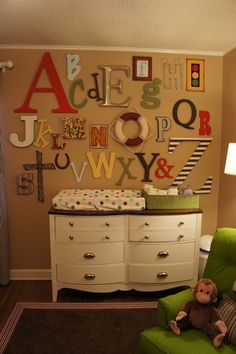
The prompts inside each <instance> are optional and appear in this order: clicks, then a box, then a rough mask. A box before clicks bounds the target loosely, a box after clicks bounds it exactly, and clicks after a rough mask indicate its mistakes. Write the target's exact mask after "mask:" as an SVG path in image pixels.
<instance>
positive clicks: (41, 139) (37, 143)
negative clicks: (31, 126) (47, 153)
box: [34, 119, 52, 148]
mask: <svg viewBox="0 0 236 354" xmlns="http://www.w3.org/2000/svg"><path fill="white" fill-rule="evenodd" d="M38 122H39V124H40V128H39V133H38V137H37V139H36V140H35V142H34V145H35V146H37V147H39V145H40V141H41V144H42V147H43V148H44V147H46V146H48V144H49V143H48V142H47V141H46V140H45V139H44V135H46V134H48V133H52V128H51V127H50V126H49V125H48V127H47V129H46V130H44V131H43V126H44V123H45V122H46V119H39V121H38Z"/></svg>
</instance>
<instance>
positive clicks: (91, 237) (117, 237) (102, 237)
mask: <svg viewBox="0 0 236 354" xmlns="http://www.w3.org/2000/svg"><path fill="white" fill-rule="evenodd" d="M123 240H124V231H123V230H99V229H98V230H93V229H91V230H78V229H71V230H69V229H57V230H56V241H57V242H71V243H76V242H102V243H105V242H116V241H123Z"/></svg>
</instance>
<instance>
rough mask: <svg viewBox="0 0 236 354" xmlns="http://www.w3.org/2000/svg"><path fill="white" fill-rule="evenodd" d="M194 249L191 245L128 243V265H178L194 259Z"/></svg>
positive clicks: (192, 244) (193, 245)
mask: <svg viewBox="0 0 236 354" xmlns="http://www.w3.org/2000/svg"><path fill="white" fill-rule="evenodd" d="M194 247H195V244H194V243H193V242H192V243H182V244H176V243H160V244H150V243H149V244H148V243H146V244H144V243H138V242H133V243H130V259H129V263H152V264H155V263H156V264H160V265H161V264H164V263H178V262H181V263H183V262H192V260H193V258H194Z"/></svg>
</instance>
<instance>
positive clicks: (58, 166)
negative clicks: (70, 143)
mask: <svg viewBox="0 0 236 354" xmlns="http://www.w3.org/2000/svg"><path fill="white" fill-rule="evenodd" d="M59 156H60V154H56V157H55V165H56V166H57V168H59V169H60V170H65V169H66V168H67V167H68V166H69V164H70V158H69V155H68V154H67V153H65V157H66V163H65V165H64V166H61V165H59V163H58V159H59Z"/></svg>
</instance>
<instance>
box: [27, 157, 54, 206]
mask: <svg viewBox="0 0 236 354" xmlns="http://www.w3.org/2000/svg"><path fill="white" fill-rule="evenodd" d="M23 167H24V169H25V170H26V171H31V170H36V171H37V179H38V200H39V201H40V202H44V188H43V170H55V169H56V168H55V166H54V164H53V163H43V154H42V153H41V152H40V151H38V150H36V164H35V163H34V164H24V165H23Z"/></svg>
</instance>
